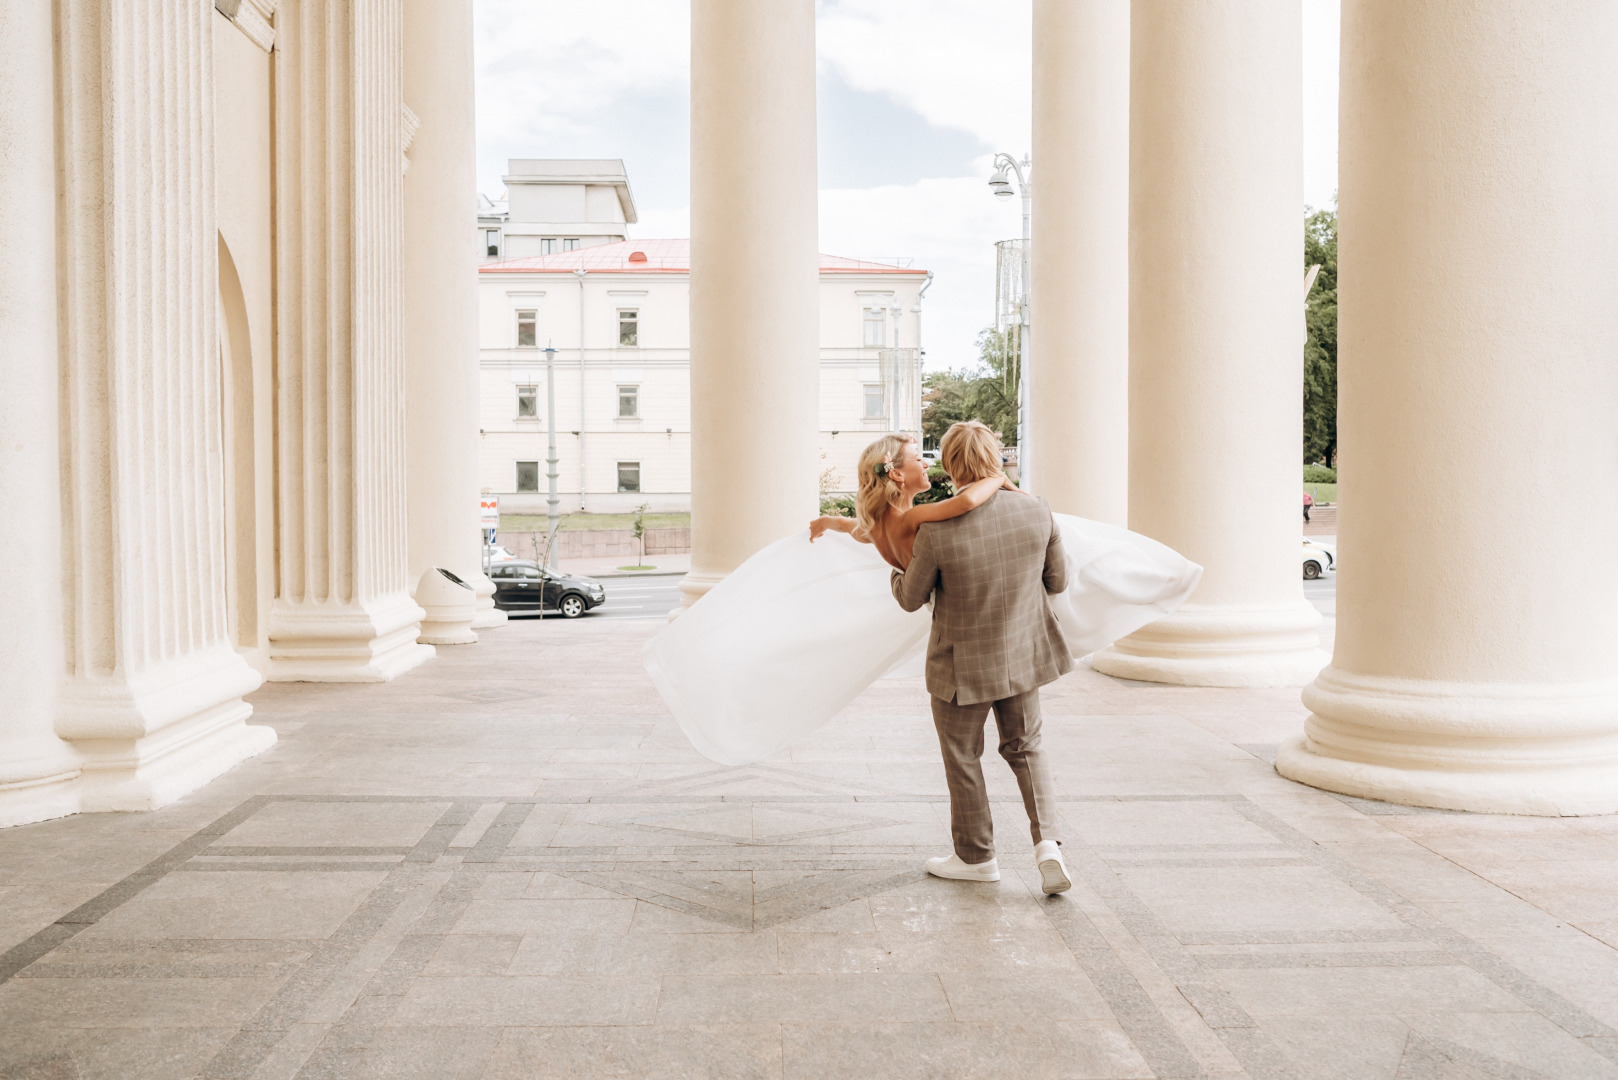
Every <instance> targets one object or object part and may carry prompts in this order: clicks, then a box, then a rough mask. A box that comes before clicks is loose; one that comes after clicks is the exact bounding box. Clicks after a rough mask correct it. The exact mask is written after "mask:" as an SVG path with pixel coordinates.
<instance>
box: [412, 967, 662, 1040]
mask: <svg viewBox="0 0 1618 1080" xmlns="http://www.w3.org/2000/svg"><path fill="white" fill-rule="evenodd" d="M658 991H659V980H658V979H657V978H656V977H655V976H653V977H618V976H567V977H561V976H548V975H499V976H487V975H456V976H446V977H442V978H420V979H417V980H415V981H414V982H413V983H412V984H411V985H410V988H409V989H408V990H407V991H406V992H405V994H404V998H403V1000H402V1001H401V1002H400V1003H399V1006H398V1008H397V1009H395V1010H394V1012H393V1015H392V1016H391V1017H390V1018H389V1020H388V1026H390V1027H411V1026H426V1027H523V1026H529V1027H535V1026H562V1027H567V1026H573V1025H583V1026H595V1025H602V1024H606V1025H619V1024H649V1023H651V1022H652V1020H653V1018H654V1016H655V1014H656V1012H657V1008H658Z"/></svg>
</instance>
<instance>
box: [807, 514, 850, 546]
mask: <svg viewBox="0 0 1618 1080" xmlns="http://www.w3.org/2000/svg"><path fill="white" fill-rule="evenodd" d="M840 520H842V519H841V518H834V517H817V518H815V520H813V521H811V522H810V523H809V542H810V543H811V544H812V543H814V542H815V541H816V540H819V539H820V538H821V537H822V536H824V535H826V530H827V529H834V528H836V527H837V522H838V521H840Z"/></svg>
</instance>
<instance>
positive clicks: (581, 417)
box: [573, 269, 589, 514]
mask: <svg viewBox="0 0 1618 1080" xmlns="http://www.w3.org/2000/svg"><path fill="white" fill-rule="evenodd" d="M587 273H589V271H587V270H584V269H579V270H575V271H573V274H574V276H575V277H577V278H578V279H579V513H581V514H582V513H584V429H585V426H586V424H587V422H588V418H587V417H586V416H585V412H584V275H585V274H587Z"/></svg>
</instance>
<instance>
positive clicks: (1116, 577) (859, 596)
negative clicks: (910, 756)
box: [643, 514, 1202, 765]
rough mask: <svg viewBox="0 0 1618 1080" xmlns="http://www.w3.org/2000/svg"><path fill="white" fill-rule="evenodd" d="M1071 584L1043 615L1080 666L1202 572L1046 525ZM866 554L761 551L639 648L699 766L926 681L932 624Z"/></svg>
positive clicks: (747, 756)
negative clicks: (878, 688) (888, 679)
mask: <svg viewBox="0 0 1618 1080" xmlns="http://www.w3.org/2000/svg"><path fill="white" fill-rule="evenodd" d="M1052 516H1053V517H1054V518H1055V520H1056V522H1057V526H1058V528H1060V529H1061V532H1062V545H1063V548H1064V549H1065V551H1066V554H1067V561H1068V588H1067V591H1066V592H1064V593H1060V594H1057V595H1054V596H1052V597H1051V598H1050V602H1051V609H1052V611H1053V612H1055V614H1056V617H1057V619H1058V620H1060V622H1061V624H1062V630H1063V633H1064V635H1065V636H1066V638H1067V640H1068V644H1069V645H1070V646H1071V648H1072V650H1073V655H1074V656H1075V657H1080V656H1085V655H1087V654H1089V653H1092V652H1094V651H1095V650H1097V649H1099V648H1102V647H1103V646H1105V645H1109V644H1111V643H1112V642H1113V641H1116V640H1117V639H1118V638H1121V637H1123V636H1124V635H1126V634H1129V633H1132V632H1134V631H1135V630H1138V629H1140V628H1141V627H1142V626H1145V625H1146V624H1147V623H1150V622H1154V621H1156V620H1157V619H1160V618H1162V617H1163V616H1164V615H1167V614H1168V613H1170V612H1172V611H1173V610H1174V609H1175V608H1177V607H1179V606H1180V604H1181V603H1182V602H1184V600H1185V598H1186V597H1187V596H1189V595H1191V592H1192V590H1193V589H1195V588H1196V586H1197V582H1198V581H1200V580H1201V578H1202V567H1200V566H1198V565H1197V564H1196V563H1193V562H1190V561H1189V560H1187V559H1185V558H1183V557H1181V556H1180V555H1179V554H1178V553H1177V552H1175V551H1174V550H1173V549H1172V548H1169V547H1167V546H1165V545H1163V544H1160V543H1158V542H1157V541H1155V540H1152V539H1150V538H1148V537H1145V536H1141V535H1140V534H1138V533H1132V532H1130V531H1129V530H1127V529H1122V528H1119V527H1118V526H1116V525H1107V524H1103V523H1102V522H1098V521H1088V520H1086V519H1084V518H1076V517H1071V516H1069V515H1067V514H1055V515H1052ZM889 570H890V567H889V566H888V564H887V563H886V562H884V561H883V559H882V556H881V555H879V554H878V553H877V550H876V548H875V547H873V546H872V545H870V544H861V543H859V542H858V541H856V540H854V539H852V538H851V537H849V536H847V535H845V534H843V533H837V532H831V533H827V534H826V535H825V536H823V537H821V539H819V540H817V541H815V542H814V543H812V544H811V543H810V541H809V538H808V536H807V535H806V534H804V533H800V534H798V535H795V536H791V537H788V538H786V539H784V540H778V541H776V542H775V543H773V544H771V545H770V546H769V547H767V548H765V549H764V550H762V551H760V552H758V553H757V554H755V555H754V556H753V557H752V558H750V559H748V560H747V561H746V562H745V563H743V564H742V565H741V566H739V567H737V569H736V570H735V572H734V573H732V574H731V575H730V576H729V577H727V578H725V580H724V581H721V582H720V583H719V584H718V585H716V586H714V587H713V589H711V590H710V591H709V592H708V594H707V595H706V596H704V597H703V598H702V600H701V601H700V602H699V603H697V604H695V605H693V606H692V607H691V608H690V609H688V610H687V611H685V612H683V613H682V614H681V615H680V617H679V618H677V619H675V620H674V621H673V622H671V623H669V624H668V625H667V626H665V627H664V628H663V629H662V630H660V631H659V632H658V633H657V635H656V636H654V637H653V638H652V639H651V640H650V641H648V642H647V643H646V646H645V650H644V653H643V658H644V660H645V664H646V670H647V673H648V674H649V675H651V677H652V682H653V683H654V684H655V685H656V686H657V689H658V692H659V693H660V694H661V695H662V696H663V700H664V702H665V703H667V705H668V707H669V711H670V712H672V713H673V714H674V718H675V720H676V721H678V723H679V725H680V729H681V730H682V731H684V732H685V735H686V737H687V738H688V739H690V740H691V744H692V746H694V747H696V749H697V751H698V752H699V753H701V754H702V755H703V756H704V757H706V758H709V759H711V760H713V761H716V762H719V763H720V764H722V765H741V764H745V763H747V762H751V761H758V760H760V759H762V758H765V757H768V756H769V755H771V754H773V753H775V752H777V751H779V750H781V749H784V748H785V747H787V746H789V745H791V744H792V743H794V742H796V741H797V740H798V739H800V738H802V737H803V736H805V735H807V734H809V733H810V732H812V731H814V730H815V729H816V728H819V727H820V726H821V725H823V724H825V723H826V722H827V721H828V720H830V719H831V718H832V717H833V716H835V715H836V714H837V713H838V712H839V711H841V710H842V709H843V707H844V706H846V705H847V704H848V703H849V702H850V701H852V700H854V698H855V697H857V696H859V694H860V693H861V692H863V691H864V690H865V689H866V688H867V687H869V686H870V685H871V684H872V683H873V682H875V681H876V680H877V679H879V678H882V677H883V676H884V675H889V676H895V677H902V676H915V675H920V674H921V672H922V661H923V658H924V654H925V651H926V647H927V637H928V632H929V630H930V628H931V624H932V619H931V615H930V613H929V612H928V611H927V610H926V609H922V610H920V611H915V612H906V611H903V610H901V609H900V607H899V605H898V603H896V602H895V601H894V599H893V594H892V592H891V590H890V588H889V585H888V575H889Z"/></svg>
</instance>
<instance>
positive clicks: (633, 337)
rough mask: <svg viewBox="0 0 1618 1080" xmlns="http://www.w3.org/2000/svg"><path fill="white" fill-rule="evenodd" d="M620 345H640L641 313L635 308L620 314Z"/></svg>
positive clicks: (626, 309)
mask: <svg viewBox="0 0 1618 1080" xmlns="http://www.w3.org/2000/svg"><path fill="white" fill-rule="evenodd" d="M618 344H620V345H639V344H640V312H639V311H637V310H635V309H634V308H625V309H623V310H621V311H619V312H618Z"/></svg>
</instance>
